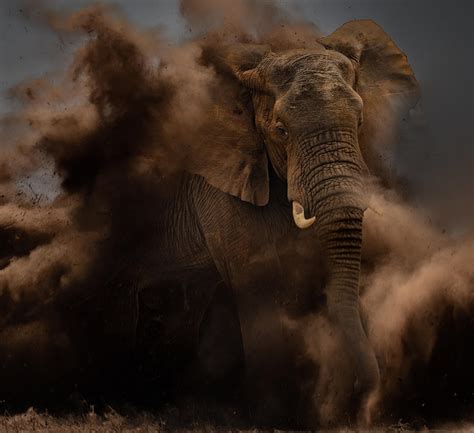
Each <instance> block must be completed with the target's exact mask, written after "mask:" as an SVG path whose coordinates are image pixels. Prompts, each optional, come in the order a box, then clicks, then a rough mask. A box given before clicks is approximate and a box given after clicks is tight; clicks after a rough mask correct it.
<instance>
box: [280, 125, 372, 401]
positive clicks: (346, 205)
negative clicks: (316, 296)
mask: <svg viewBox="0 0 474 433" xmlns="http://www.w3.org/2000/svg"><path fill="white" fill-rule="evenodd" d="M365 170H366V167H365V164H364V162H363V159H362V156H361V154H360V150H359V146H358V143H357V138H356V134H355V133H354V132H352V131H346V130H344V131H341V130H337V131H334V130H330V131H324V132H323V133H320V134H318V135H317V136H316V137H312V138H311V139H309V140H305V141H302V142H300V143H299V144H298V145H296V146H294V148H293V149H292V157H289V161H288V186H289V191H288V192H289V198H290V199H291V200H292V201H294V202H296V205H295V204H294V205H293V209H294V210H295V206H296V208H298V206H301V207H302V208H303V212H305V213H306V217H304V221H306V222H307V221H311V219H312V218H313V217H314V218H315V223H314V228H315V230H316V231H317V234H318V237H319V239H320V241H321V245H322V247H323V249H324V252H325V255H326V257H327V263H328V280H327V281H328V282H327V285H326V298H327V308H328V314H329V318H330V320H331V322H332V323H333V324H334V325H335V327H336V328H337V330H338V332H339V334H340V335H341V338H342V347H341V350H340V355H341V357H343V358H345V360H346V361H347V363H346V365H350V366H351V369H352V371H351V374H350V375H349V376H350V379H348V382H349V381H350V382H351V383H345V384H343V385H341V386H342V387H343V389H339V390H337V392H339V394H341V393H345V394H350V395H347V396H346V397H340V398H345V399H346V400H348V399H352V398H354V397H355V398H356V400H357V402H358V404H359V407H360V404H361V403H363V402H364V401H365V399H366V398H367V397H368V395H369V394H370V392H371V391H373V390H375V389H376V387H377V385H378V382H379V370H378V365H377V361H376V358H375V355H374V352H373V350H372V348H371V346H370V344H369V342H368V339H367V336H366V335H365V332H364V330H363V328H362V324H361V319H360V312H359V274H360V261H361V247H362V219H363V214H364V210H365V208H366V206H365V197H364V191H363V175H364V171H365ZM300 211H301V209H300ZM294 214H295V213H294ZM304 221H303V223H304ZM295 222H296V223H297V225H298V226H299V224H298V222H297V219H296V218H295ZM300 223H301V221H300ZM345 409H347V408H345Z"/></svg>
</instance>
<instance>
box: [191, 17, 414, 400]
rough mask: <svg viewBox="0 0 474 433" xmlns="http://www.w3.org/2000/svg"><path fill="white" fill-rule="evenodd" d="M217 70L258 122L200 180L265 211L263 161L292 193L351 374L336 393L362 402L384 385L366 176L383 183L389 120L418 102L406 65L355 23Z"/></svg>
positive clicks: (228, 50)
mask: <svg viewBox="0 0 474 433" xmlns="http://www.w3.org/2000/svg"><path fill="white" fill-rule="evenodd" d="M213 62H214V66H215V67H216V68H217V69H218V70H221V71H223V73H227V74H229V75H231V76H232V77H234V80H237V81H238V82H239V83H240V85H242V86H244V87H245V88H247V89H250V90H251V93H252V109H253V119H252V122H250V123H248V124H246V128H247V129H246V130H245V131H246V132H245V133H241V132H239V133H234V134H229V136H231V137H234V138H233V141H232V143H230V144H229V143H228V142H227V143H226V145H222V146H220V147H219V146H215V147H214V149H213V150H212V149H210V150H209V153H207V151H206V152H204V151H203V152H204V154H205V155H206V157H205V160H199V158H198V160H199V161H198V163H197V164H196V166H195V170H194V171H195V172H196V173H198V174H200V175H202V176H203V177H205V178H206V179H207V181H208V182H209V183H210V184H212V185H213V186H215V187H217V188H219V189H221V190H223V191H225V192H227V193H230V194H233V195H235V196H237V197H239V198H240V199H242V200H244V201H247V202H250V203H253V204H254V205H259V206H263V205H265V204H266V203H267V202H268V199H269V174H268V169H269V168H268V167H269V164H268V161H270V162H271V167H272V169H273V170H274V172H275V173H276V175H277V176H278V177H279V178H281V179H282V180H283V181H284V182H286V183H287V186H288V189H287V191H288V200H289V201H290V202H292V213H293V218H294V222H295V224H296V225H297V226H298V227H299V228H301V229H308V228H309V227H311V230H316V233H317V236H318V237H319V239H320V242H321V245H322V246H323V248H324V251H325V255H326V257H327V262H328V272H329V276H328V281H327V286H326V296H327V307H328V313H329V317H330V318H331V320H332V322H333V323H334V324H335V325H336V326H337V328H338V329H340V331H341V335H342V339H343V340H342V341H343V350H344V351H345V353H344V356H346V357H347V359H348V360H349V362H350V365H351V366H352V368H353V372H352V374H351V378H350V380H349V382H350V383H347V384H345V386H344V389H342V390H339V391H340V392H341V393H344V392H345V393H349V394H352V395H353V396H354V395H355V396H358V401H359V402H360V401H364V400H365V399H366V398H367V396H368V395H369V393H370V392H371V391H373V390H374V389H375V388H376V387H377V385H378V382H379V371H378V366H377V361H376V358H375V356H374V352H373V350H372V348H371V347H370V344H369V342H368V340H367V337H366V335H365V332H364V330H363V327H362V325H361V320H360V314H359V296H358V295H359V274H360V263H361V246H362V219H363V214H364V210H365V209H366V207H367V204H366V197H365V194H364V176H365V174H366V173H367V171H370V172H373V173H375V174H381V173H382V171H383V170H382V168H381V167H382V165H381V164H380V163H379V161H378V160H379V158H378V157H377V155H378V153H379V151H378V149H380V148H381V146H383V145H385V143H382V142H381V141H382V140H385V138H386V137H387V131H389V132H390V134H388V135H389V136H390V135H393V134H392V132H393V131H394V130H395V129H394V126H395V123H396V122H394V121H393V119H396V118H397V116H394V114H395V115H396V114H399V113H400V112H401V110H404V109H407V108H409V107H410V106H413V105H414V104H415V103H416V101H417V99H418V93H419V92H418V85H417V82H416V80H415V78H414V75H413V72H412V70H411V68H410V66H409V65H408V63H407V59H406V56H405V55H404V54H403V53H402V52H401V51H400V50H399V48H398V47H397V46H396V45H395V44H394V42H393V41H392V40H391V39H390V37H389V36H388V35H387V34H386V33H385V32H384V31H383V30H382V29H381V28H380V27H379V26H377V25H376V24H375V23H373V22H372V21H351V22H348V23H346V24H344V25H343V26H342V27H340V28H339V29H338V30H336V31H335V32H334V33H333V34H331V35H330V36H328V37H325V38H322V39H320V40H319V46H315V47H312V48H311V49H294V50H288V51H280V52H274V51H272V48H271V47H270V46H266V45H252V44H237V45H232V46H227V47H225V48H223V49H221V51H220V52H218V55H217V56H216V55H215V53H214V60H213ZM229 122H231V121H230V120H229ZM244 123H245V122H244ZM244 129H245V128H244ZM215 132H216V135H219V133H220V132H219V131H215ZM214 140H216V138H214ZM216 165H218V168H216Z"/></svg>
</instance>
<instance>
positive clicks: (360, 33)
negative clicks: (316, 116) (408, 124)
mask: <svg viewBox="0 0 474 433" xmlns="http://www.w3.org/2000/svg"><path fill="white" fill-rule="evenodd" d="M320 43H321V44H323V45H324V46H325V47H326V48H327V49H331V50H335V51H339V52H340V53H342V54H344V55H345V56H346V57H348V58H349V59H351V60H352V61H353V62H354V64H355V65H356V72H357V80H356V87H355V90H356V91H357V92H358V93H359V95H360V96H361V97H362V100H363V101H364V110H363V116H364V124H363V126H362V128H361V131H360V135H359V143H360V146H361V151H362V153H363V155H364V158H365V159H366V162H367V164H368V166H369V168H370V169H371V170H372V171H373V172H374V174H376V175H379V176H382V177H383V178H384V179H385V180H389V181H390V180H391V178H392V175H391V173H390V172H391V170H390V167H388V166H387V164H389V161H388V160H389V159H390V157H391V155H392V153H393V152H392V151H393V145H394V143H396V142H397V139H398V134H399V130H400V121H401V120H404V117H405V116H406V115H407V113H408V112H409V110H410V108H412V107H414V106H415V105H416V104H417V102H418V100H419V97H420V90H419V86H418V83H417V81H416V78H415V75H414V73H413V71H412V69H411V67H410V65H409V64H408V61H407V57H406V55H405V54H404V53H403V52H402V51H401V50H400V49H399V48H398V47H397V45H396V44H395V43H394V42H393V40H392V39H391V38H390V37H389V36H388V35H387V34H386V33H385V32H384V31H383V30H382V28H381V27H379V26H378V25H377V24H376V23H374V22H373V21H371V20H360V21H350V22H347V23H346V24H344V25H342V26H341V27H339V28H338V29H337V30H336V31H335V32H334V33H332V34H331V35H329V36H327V37H325V38H322V39H320ZM387 169H388V170H387ZM387 177H388V179H387Z"/></svg>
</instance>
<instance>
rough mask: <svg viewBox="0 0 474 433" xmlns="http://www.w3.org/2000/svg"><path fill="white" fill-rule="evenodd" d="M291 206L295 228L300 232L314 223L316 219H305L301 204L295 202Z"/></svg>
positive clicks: (313, 217)
mask: <svg viewBox="0 0 474 433" xmlns="http://www.w3.org/2000/svg"><path fill="white" fill-rule="evenodd" d="M292 206H293V220H294V222H295V224H296V226H297V227H298V228H300V229H302V230H304V229H307V228H309V227H311V226H312V225H313V224H314V222H315V221H316V217H315V216H312V217H311V218H308V219H307V218H306V217H305V216H304V207H303V206H302V205H301V203H299V202H297V201H296V200H295V201H293V203H292Z"/></svg>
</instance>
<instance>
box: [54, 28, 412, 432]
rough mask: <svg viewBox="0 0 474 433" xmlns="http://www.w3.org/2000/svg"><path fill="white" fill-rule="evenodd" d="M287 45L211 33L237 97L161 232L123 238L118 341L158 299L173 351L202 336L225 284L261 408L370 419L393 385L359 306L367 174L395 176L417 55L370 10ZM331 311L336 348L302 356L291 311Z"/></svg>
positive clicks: (167, 203)
mask: <svg viewBox="0 0 474 433" xmlns="http://www.w3.org/2000/svg"><path fill="white" fill-rule="evenodd" d="M273 48H274V47H272V46H271V45H253V44H234V45H225V46H219V44H217V46H216V45H215V44H214V45H212V46H209V45H206V42H205V41H203V43H202V58H201V61H202V63H203V64H205V65H207V66H209V67H212V68H213V69H214V70H215V72H216V77H217V80H219V84H222V85H223V86H226V89H225V90H226V92H227V90H228V92H227V93H228V95H230V96H227V99H225V100H224V102H225V104H226V106H223V107H222V106H219V104H221V105H222V100H219V99H217V100H216V106H217V109H216V110H215V116H214V118H215V122H211V123H210V124H209V125H207V126H206V125H204V127H201V129H200V130H199V131H196V135H199V136H200V139H199V143H200V144H201V146H199V147H197V146H196V147H193V146H192V145H191V144H190V145H189V146H186V147H184V148H183V149H182V152H183V153H186V151H188V150H189V155H187V158H185V165H186V167H185V171H184V172H182V173H180V174H177V175H175V176H174V177H173V178H172V179H171V180H170V181H169V183H170V188H169V190H168V191H167V194H166V197H165V198H163V197H160V199H162V206H161V210H162V212H161V213H160V215H157V216H156V221H155V222H154V230H153V233H152V234H150V233H147V235H146V236H145V237H144V238H143V239H141V240H140V248H138V249H137V251H138V252H137V253H136V254H135V253H134V251H128V250H125V251H123V256H124V257H125V259H126V261H127V264H126V266H122V265H120V266H119V264H117V269H116V271H117V278H116V279H117V280H119V281H120V285H117V286H114V285H111V286H110V287H111V290H110V291H108V292H107V293H106V294H105V295H104V296H105V300H104V302H103V304H104V305H106V310H107V313H106V315H105V317H104V318H103V319H101V320H102V321H103V325H104V337H105V339H106V341H107V343H104V345H106V349H107V350H104V352H107V355H108V356H109V357H110V353H112V354H114V350H115V351H116V352H115V353H116V355H117V359H119V358H118V357H119V356H122V355H123V353H125V352H127V351H128V352H133V349H134V347H135V346H136V344H137V341H136V340H137V338H136V337H137V332H138V334H139V333H140V332H139V331H140V329H141V327H143V326H144V325H143V323H142V322H143V321H141V315H142V316H143V314H142V313H143V311H140V310H143V309H147V308H149V309H150V310H154V311H155V312H157V313H156V314H155V316H154V317H153V320H154V321H155V324H157V325H156V329H157V331H156V332H157V344H160V345H161V346H162V347H161V348H160V350H161V351H166V352H168V353H170V354H171V353H173V351H174V350H178V349H179V346H180V345H181V344H182V343H181V341H182V340H187V341H192V340H198V339H199V335H198V334H199V332H200V331H199V329H200V325H201V323H202V322H203V317H204V321H205V317H206V314H207V313H206V310H207V309H208V305H209V303H210V302H211V299H212V298H213V297H215V296H216V292H219V291H221V290H223V287H225V288H226V289H228V291H229V292H230V293H232V296H233V297H234V299H235V304H236V306H237V314H238V321H239V322H240V335H239V338H241V340H242V346H243V353H244V358H245V369H246V372H247V373H246V374H247V377H248V382H249V383H252V384H253V397H254V399H255V400H256V401H257V402H258V405H259V408H260V409H259V410H261V415H262V417H265V416H266V414H270V415H271V414H275V413H278V412H281V408H282V407H285V408H287V409H288V411H289V412H295V411H296V412H298V411H302V412H305V411H306V412H307V411H308V410H309V411H310V408H311V406H315V407H316V412H317V415H318V421H319V422H322V423H329V424H330V423H345V422H346V421H349V420H353V419H355V418H363V417H364V409H365V408H366V406H367V401H368V398H369V397H370V395H371V393H372V392H374V391H375V390H376V389H377V386H378V382H379V369H378V366H377V360H376V357H375V354H374V352H373V350H372V348H371V346H370V344H369V342H368V339H367V337H366V334H365V332H364V329H363V327H362V324H361V317H360V311H359V274H360V265H361V247H362V222H363V214H364V211H365V209H366V207H367V204H366V194H365V190H364V179H365V177H366V175H368V174H369V173H372V174H374V175H376V176H382V177H386V175H387V173H386V171H385V168H384V165H383V161H381V154H383V152H384V151H385V149H384V145H385V144H386V142H390V141H393V138H394V137H395V136H396V126H397V122H398V119H399V117H400V115H401V114H402V113H403V112H405V111H406V110H407V109H408V108H410V107H411V106H413V105H414V104H415V103H416V102H417V99H418V87H417V83H416V80H415V78H414V76H413V72H412V71H411V69H410V67H409V65H408V63H407V60H406V57H405V56H404V54H403V53H402V52H401V51H400V50H399V49H398V47H396V45H395V44H394V43H393V42H392V41H391V39H390V38H389V37H388V36H387V35H386V34H385V33H384V32H383V31H382V30H381V29H380V28H379V27H378V26H377V25H376V24H374V23H373V22H371V21H353V22H349V23H347V24H345V25H343V26H342V27H341V28H339V29H338V30H336V32H334V33H333V34H332V35H330V36H328V37H326V38H322V39H321V40H320V41H319V43H317V44H313V46H312V47H311V48H308V49H292V50H278V49H275V50H273ZM226 92H223V93H226ZM222 113H223V114H222ZM206 138H207V140H206ZM203 143H204V144H203ZM165 189H166V188H165ZM137 217H138V218H139V217H140V216H137ZM143 251H146V254H143ZM163 287H165V288H166V287H169V289H166V290H164V289H162V288H163ZM193 287H194V288H197V289H196V290H192V288H193ZM190 288H191V289H190ZM317 312H323V313H324V314H325V316H326V317H327V319H328V321H329V322H330V323H331V326H332V328H333V330H334V332H335V334H337V335H335V338H337V339H338V344H337V358H338V360H330V361H328V362H327V365H323V366H316V365H308V364H304V365H302V364H301V362H300V360H301V359H302V358H303V356H302V355H304V353H305V352H306V351H308V350H310V348H309V347H308V344H309V343H308V341H304V338H303V336H302V334H301V333H298V332H295V331H294V329H293V328H292V327H291V326H290V325H289V322H288V320H287V319H289V321H291V318H292V317H295V316H298V317H312V316H314V315H315V314H316V313H317ZM151 316H153V314H151ZM81 320H82V319H81V318H79V321H81ZM93 328H94V326H93V324H92V325H91V329H93ZM201 328H202V327H201ZM181 336H182V339H181V340H180V338H181ZM81 338H82V336H81ZM239 338H238V339H239ZM211 340H212V338H211ZM201 341H203V342H204V343H203V344H201V346H199V347H197V349H196V350H198V351H201V355H202V356H201V358H200V359H201V360H202V361H203V362H204V365H203V366H202V368H203V369H204V370H206V369H208V370H211V371H212V370H215V369H216V368H217V369H219V368H221V367H222V365H223V364H222V363H221V364H219V363H218V364H213V362H214V361H213V359H214V355H213V354H212V353H207V352H208V351H209V350H211V349H215V345H214V347H213V344H212V341H210V342H209V338H208V337H207V336H205V335H202V336H201ZM208 343H209V347H207V346H206V345H207V344H208ZM98 344H101V343H98ZM190 345H191V346H192V345H193V343H190ZM108 349H110V351H109V350H108ZM45 352H47V350H45ZM218 358H219V357H218V356H216V359H218ZM224 358H225V356H224ZM174 360H175V358H173V356H171V361H170V363H171V364H173V362H174ZM339 360H342V361H339ZM221 361H222V359H221ZM219 362H220V361H219ZM233 362H234V361H233V360H232V359H230V360H229V361H228V365H227V367H224V368H233V367H232V364H233ZM225 364H226V360H225V359H224V365H225ZM172 366H173V365H172ZM174 367H176V365H174ZM119 368H120V367H119ZM157 368H158V369H159V368H160V366H159V365H158V367H157ZM318 368H319V370H318ZM341 368H343V371H342V370H341ZM323 370H324V371H325V372H326V373H328V374H326V376H325V379H324V380H319V382H318V372H320V371H323ZM99 375H100V372H99ZM305 380H306V382H305ZM316 382H318V384H317V389H314V388H313V387H312V386H313V385H315V383H316ZM301 383H304V388H305V389H304V390H303V389H302V387H301ZM296 395H297V396H298V397H299V398H296V397H295V396H296ZM282 399H283V400H282ZM282 401H283V404H282ZM313 409H314V408H313ZM280 415H281V416H282V417H284V416H285V415H284V414H283V413H280Z"/></svg>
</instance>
